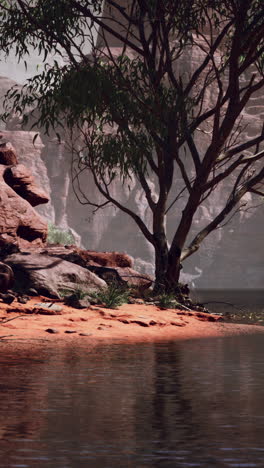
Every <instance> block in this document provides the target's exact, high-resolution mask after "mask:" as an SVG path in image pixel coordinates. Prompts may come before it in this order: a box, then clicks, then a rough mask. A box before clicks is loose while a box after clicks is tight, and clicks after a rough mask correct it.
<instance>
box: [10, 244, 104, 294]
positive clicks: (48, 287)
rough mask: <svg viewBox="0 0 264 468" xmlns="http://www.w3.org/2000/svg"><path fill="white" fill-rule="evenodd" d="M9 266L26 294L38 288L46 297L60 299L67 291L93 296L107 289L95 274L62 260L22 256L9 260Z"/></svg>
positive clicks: (38, 255) (33, 255) (40, 255)
mask: <svg viewBox="0 0 264 468" xmlns="http://www.w3.org/2000/svg"><path fill="white" fill-rule="evenodd" d="M5 262H6V263H7V264H8V265H9V266H11V268H12V269H13V271H14V275H15V287H17V288H19V289H20V290H21V289H22V290H23V291H25V292H26V291H27V289H29V288H34V289H35V290H36V291H37V292H38V293H39V294H42V295H44V296H47V297H51V298H60V293H62V292H63V291H72V292H74V291H76V289H81V290H82V291H83V292H87V293H88V294H89V293H91V292H94V291H97V290H98V289H103V288H106V283H105V281H103V280H102V279H101V278H98V277H97V276H96V275H95V274H94V273H92V272H91V271H89V270H87V269H85V268H83V267H81V266H79V265H75V264H74V263H70V262H68V261H66V260H62V259H61V258H58V257H50V256H48V255H45V254H40V253H28V252H24V253H23V252H21V253H17V254H13V255H10V256H8V257H7V258H6V259H5Z"/></svg>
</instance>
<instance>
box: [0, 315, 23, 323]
mask: <svg viewBox="0 0 264 468" xmlns="http://www.w3.org/2000/svg"><path fill="white" fill-rule="evenodd" d="M27 316H28V314H23V315H17V316H16V317H12V318H11V319H7V320H0V325H1V324H2V323H7V322H11V320H15V319H17V318H20V317H27Z"/></svg>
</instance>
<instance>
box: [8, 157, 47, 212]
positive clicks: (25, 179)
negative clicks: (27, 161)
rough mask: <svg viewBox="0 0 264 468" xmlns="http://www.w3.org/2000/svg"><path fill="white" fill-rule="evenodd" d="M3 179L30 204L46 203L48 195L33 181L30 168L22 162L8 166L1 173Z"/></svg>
mask: <svg viewBox="0 0 264 468" xmlns="http://www.w3.org/2000/svg"><path fill="white" fill-rule="evenodd" d="M3 179H4V181H5V182H6V183H7V185H9V186H10V187H11V188H12V189H13V190H14V191H15V192H16V193H17V194H18V195H19V196H20V197H22V198H24V199H25V200H27V201H28V202H29V203H30V205H31V206H37V205H40V204H42V203H48V201H49V197H48V195H47V194H46V192H44V190H42V189H41V188H40V187H38V186H37V185H36V184H35V182H34V177H33V176H32V174H31V171H30V169H27V168H26V167H25V166H24V165H23V164H17V165H16V166H12V167H8V168H6V170H5V171H4V173H3Z"/></svg>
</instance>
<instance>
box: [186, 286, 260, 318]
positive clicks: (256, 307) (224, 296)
mask: <svg viewBox="0 0 264 468" xmlns="http://www.w3.org/2000/svg"><path fill="white" fill-rule="evenodd" d="M191 297H192V299H193V300H194V301H195V302H201V303H204V304H205V306H206V307H207V308H208V309H209V311H210V312H214V313H217V314H222V315H223V316H224V317H225V319H226V320H228V321H230V322H233V323H249V324H258V325H264V288H263V289H247V290H239V289H237V290H236V289H234V290H232V289H227V290H222V289H207V290H193V291H192V292H191Z"/></svg>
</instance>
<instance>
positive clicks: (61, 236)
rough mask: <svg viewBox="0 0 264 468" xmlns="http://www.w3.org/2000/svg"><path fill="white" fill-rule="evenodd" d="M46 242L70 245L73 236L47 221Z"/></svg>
mask: <svg viewBox="0 0 264 468" xmlns="http://www.w3.org/2000/svg"><path fill="white" fill-rule="evenodd" d="M47 242H48V243H49V244H62V245H71V244H74V237H73V235H72V234H71V233H70V232H67V231H63V230H62V229H60V228H59V227H57V226H54V224H52V223H48V237H47Z"/></svg>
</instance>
